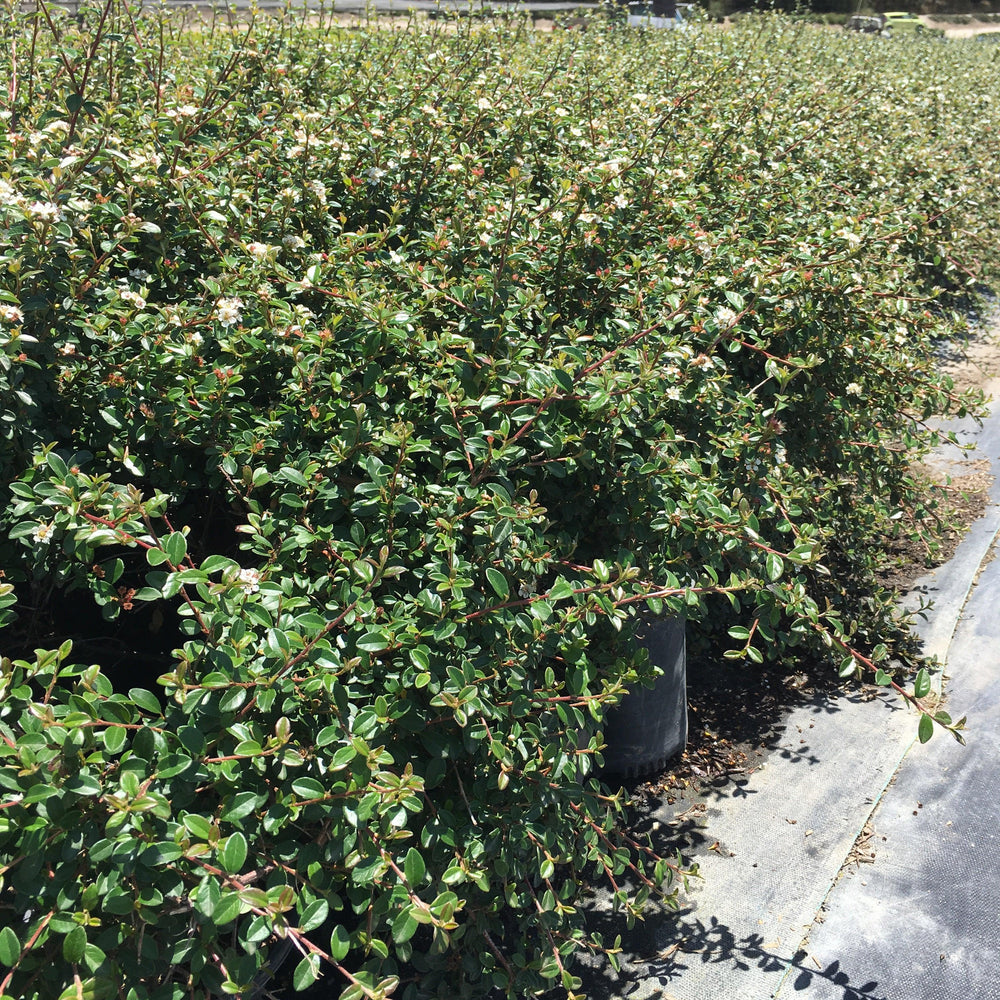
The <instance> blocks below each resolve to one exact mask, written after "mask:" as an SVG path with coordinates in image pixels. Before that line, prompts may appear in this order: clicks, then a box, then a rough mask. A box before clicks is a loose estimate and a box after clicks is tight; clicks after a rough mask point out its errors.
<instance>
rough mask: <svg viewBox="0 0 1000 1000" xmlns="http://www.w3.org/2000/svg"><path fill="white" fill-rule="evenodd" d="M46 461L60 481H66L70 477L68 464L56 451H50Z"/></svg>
mask: <svg viewBox="0 0 1000 1000" xmlns="http://www.w3.org/2000/svg"><path fill="white" fill-rule="evenodd" d="M45 461H46V463H47V464H48V467H49V468H50V469H51V470H52V471H53V472H54V473H55V474H56V475H57V476H58V477H59V478H60V479H65V478H66V477H67V476H68V475H69V469H68V468H66V463H65V462H64V461H63V460H62V459H61V458H60V457H59V456H58V455H57V454H56V453H55V452H54V451H50V452H49V453H48V454H47V455H46V456H45Z"/></svg>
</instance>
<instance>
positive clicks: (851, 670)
mask: <svg viewBox="0 0 1000 1000" xmlns="http://www.w3.org/2000/svg"><path fill="white" fill-rule="evenodd" d="M857 671H858V661H857V660H855V659H854V657H853V656H845V657H844V658H843V659H842V660H841V661H840V668H839V669H838V670H837V673H838V674H839V675H840V676H841V677H850V676H851V675H852V674H856V673H857Z"/></svg>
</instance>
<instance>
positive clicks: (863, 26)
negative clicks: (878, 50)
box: [844, 14, 884, 35]
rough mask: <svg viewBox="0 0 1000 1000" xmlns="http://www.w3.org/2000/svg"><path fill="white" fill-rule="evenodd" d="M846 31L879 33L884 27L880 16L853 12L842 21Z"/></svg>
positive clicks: (867, 33) (868, 33)
mask: <svg viewBox="0 0 1000 1000" xmlns="http://www.w3.org/2000/svg"><path fill="white" fill-rule="evenodd" d="M844 27H845V28H846V29H847V30H848V31H860V32H863V33H864V34H866V35H881V34H882V29H883V27H884V25H883V23H882V18H881V17H869V16H867V15H865V14H854V15H853V16H851V17H849V18H848V19H847V21H846V22H845V23H844Z"/></svg>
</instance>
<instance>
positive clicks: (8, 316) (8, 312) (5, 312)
mask: <svg viewBox="0 0 1000 1000" xmlns="http://www.w3.org/2000/svg"><path fill="white" fill-rule="evenodd" d="M0 319H2V320H4V322H6V323H23V322H24V313H23V312H21V310H20V309H18V308H17V306H0Z"/></svg>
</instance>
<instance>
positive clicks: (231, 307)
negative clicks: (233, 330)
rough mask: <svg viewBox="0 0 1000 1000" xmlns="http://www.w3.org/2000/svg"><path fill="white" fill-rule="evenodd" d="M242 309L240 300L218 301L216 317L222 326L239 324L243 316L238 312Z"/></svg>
mask: <svg viewBox="0 0 1000 1000" xmlns="http://www.w3.org/2000/svg"><path fill="white" fill-rule="evenodd" d="M242 308H243V301H242V299H235V298H234V299H219V304H218V306H217V308H216V316H217V317H218V320H219V322H220V323H221V324H222V325H223V326H233V325H235V324H236V323H239V321H240V319H241V317H242V315H243V314H242V312H241V311H240V310H241V309H242Z"/></svg>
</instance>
